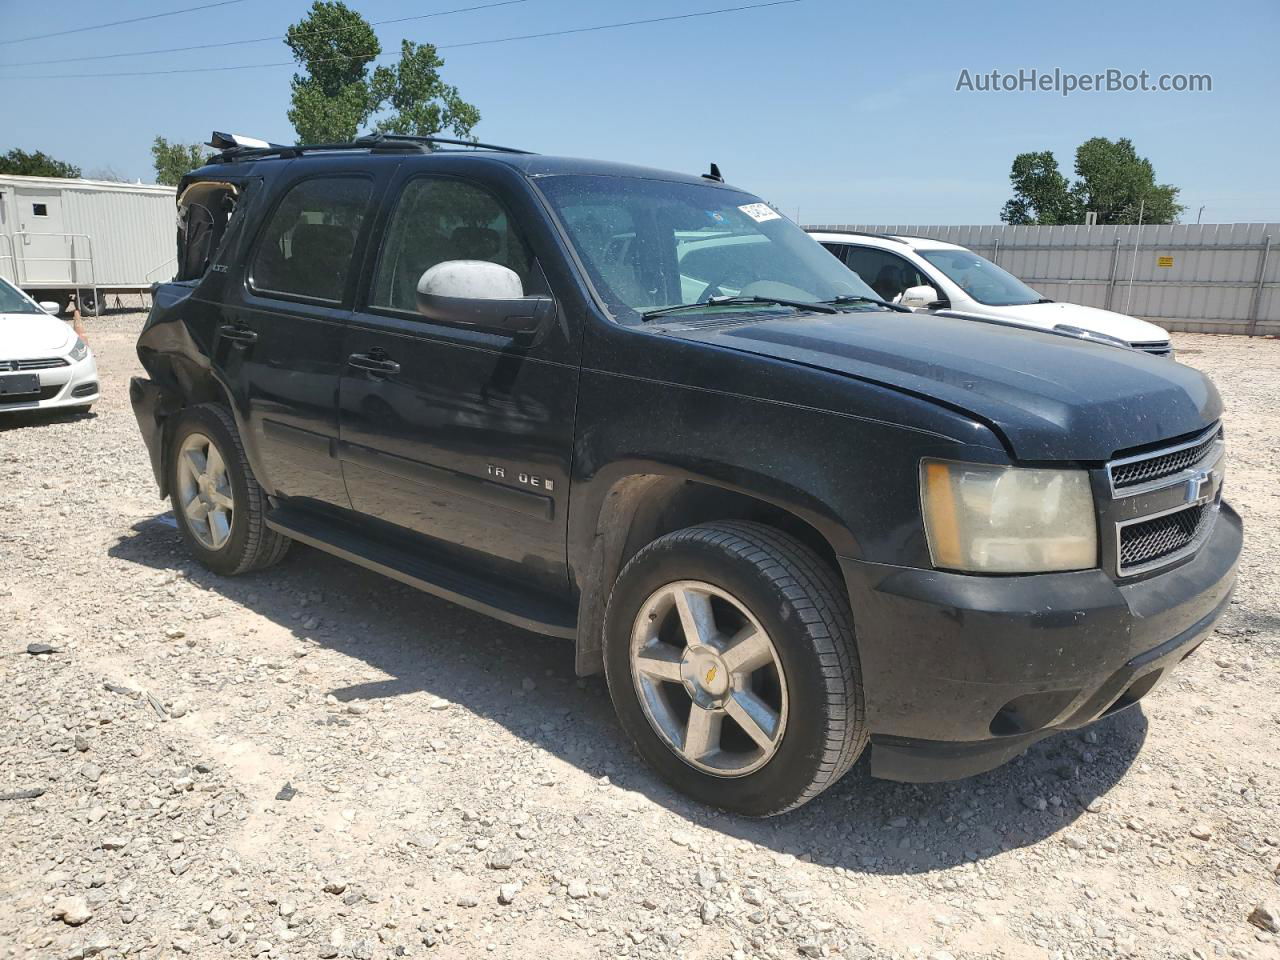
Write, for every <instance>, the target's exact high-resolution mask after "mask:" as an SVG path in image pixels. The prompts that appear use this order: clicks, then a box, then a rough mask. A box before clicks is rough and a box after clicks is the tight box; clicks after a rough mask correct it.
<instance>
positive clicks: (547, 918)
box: [0, 313, 1280, 960]
mask: <svg viewBox="0 0 1280 960" xmlns="http://www.w3.org/2000/svg"><path fill="white" fill-rule="evenodd" d="M141 321H142V315H141V314H136V313H133V314H117V315H114V316H108V317H104V318H99V319H94V320H89V321H87V327H88V334H89V338H90V341H91V343H92V345H93V347H94V349H95V350H96V351H97V354H98V363H99V367H100V370H101V372H102V380H103V386H104V395H103V400H102V401H101V403H99V404H98V406H97V407H95V409H94V413H93V415H91V416H90V417H87V418H80V419H74V420H68V419H59V418H56V417H30V416H25V417H17V418H15V417H8V419H7V420H0V717H2V718H3V726H2V727H0V731H2V736H3V738H4V741H3V743H4V745H3V750H2V751H0V797H3V798H4V799H0V958H7V957H33V958H34V957H39V958H79V957H86V956H100V957H113V956H121V955H126V956H137V957H156V958H161V957H163V958H168V957H183V956H190V957H200V958H202V957H268V958H274V957H357V958H373V957H379V958H380V957H395V956H417V957H429V956H436V957H451V958H456V957H468V958H469V957H495V958H513V960H515V958H518V960H533V958H543V957H546V958H557V960H559V958H570V960H572V958H589V957H636V958H650V957H653V958H656V957H672V958H675V957H685V958H691V960H692V958H726V960H727V958H746V957H753V958H754V957H773V958H791V957H819V956H834V957H845V958H853V960H858V958H871V957H876V958H880V957H895V958H899V957H900V958H912V960H914V958H921V960H923V958H929V957H933V958H939V960H943V958H948V957H951V958H957V960H965V958H977V957H1000V958H1006V960H1036V958H1046V960H1047V958H1063V960H1067V958H1095V957H1097V958H1104V957H1105V958H1110V957H1130V956H1132V957H1143V958H1146V957H1150V958H1169V957H1186V958H1200V960H1208V958H1218V957H1224V958H1225V957H1237V958H1244V957H1256V958H1265V957H1276V956H1278V955H1280V940H1278V938H1277V934H1276V933H1275V932H1274V929H1275V924H1276V918H1277V916H1278V915H1280V906H1278V905H1277V904H1278V903H1280V873H1278V872H1277V871H1278V870H1280V789H1278V788H1280V769H1278V765H1277V743H1278V742H1280V665H1278V663H1277V656H1278V655H1280V611H1278V607H1280V604H1278V602H1277V599H1276V595H1277V589H1278V588H1280V582H1278V581H1277V573H1276V570H1277V567H1278V566H1280V547H1278V546H1277V540H1276V538H1277V533H1278V532H1280V484H1277V482H1276V480H1277V476H1280V342H1276V341H1274V340H1253V341H1250V340H1244V339H1233V338H1225V337H1221V338H1220V337H1210V336H1203V335H1185V336H1184V335H1179V336H1177V337H1176V338H1175V343H1176V345H1177V347H1178V348H1179V350H1180V351H1181V356H1182V358H1183V359H1184V360H1185V361H1186V362H1188V363H1192V364H1195V365H1197V366H1200V367H1202V368H1203V369H1205V370H1207V371H1208V372H1210V373H1211V374H1212V375H1213V376H1214V377H1215V379H1216V380H1217V382H1218V384H1219V386H1220V388H1221V389H1222V392H1223V394H1224V395H1225V396H1226V398H1227V401H1228V404H1229V408H1230V409H1229V413H1228V416H1227V421H1226V422H1227V430H1228V442H1229V447H1230V457H1231V465H1230V467H1229V470H1228V480H1227V482H1228V491H1229V492H1228V497H1229V499H1231V500H1232V501H1233V502H1234V503H1235V505H1236V506H1237V508H1238V509H1240V511H1241V513H1242V514H1243V515H1244V517H1245V521H1246V524H1247V537H1248V545H1247V555H1246V557H1245V559H1244V561H1243V564H1242V567H1241V583H1240V588H1239V591H1238V594H1237V599H1236V603H1235V604H1234V605H1233V607H1232V609H1231V612H1230V614H1229V615H1228V616H1227V617H1226V619H1225V620H1224V622H1223V624H1222V626H1221V628H1220V629H1219V630H1218V633H1217V635H1216V636H1214V637H1213V638H1211V640H1210V641H1209V642H1208V643H1207V644H1206V645H1205V646H1204V647H1202V648H1201V650H1200V652H1199V653H1198V654H1197V655H1196V656H1194V657H1192V658H1191V659H1190V660H1189V661H1187V662H1186V663H1185V664H1183V666H1182V668H1181V669H1180V670H1179V672H1178V674H1177V675H1176V677H1175V679H1174V680H1173V681H1172V682H1171V683H1169V684H1168V685H1167V686H1165V687H1164V688H1163V689H1162V690H1161V691H1159V692H1158V693H1157V694H1155V695H1154V696H1153V697H1152V698H1150V699H1148V700H1147V701H1145V702H1144V704H1143V706H1142V708H1141V710H1140V711H1138V710H1133V711H1128V712H1126V713H1124V714H1121V715H1119V716H1117V717H1115V718H1113V719H1111V720H1109V721H1106V722H1103V723H1101V724H1099V725H1098V726H1097V727H1095V728H1094V729H1091V730H1089V731H1086V732H1084V733H1082V734H1076V735H1063V736H1058V737H1055V738H1052V739H1050V740H1048V741H1046V742H1044V743H1042V744H1041V745H1039V746H1037V747H1036V748H1034V749H1033V750H1032V751H1031V752H1030V753H1029V754H1028V755H1027V756H1026V757H1024V758H1022V759H1020V760H1019V761H1017V762H1015V763H1013V764H1012V765H1010V766H1008V767H1006V768H1004V769H1001V770H999V771H996V772H993V773H991V774H987V775H985V776H981V777H977V778H975V779H972V780H969V781H966V782H962V783H954V784H941V785H935V786H906V785H898V784H891V783H883V782H879V781H874V780H871V779H870V778H869V777H868V776H867V774H866V772H865V764H863V765H860V766H859V767H858V768H857V769H855V771H854V772H853V773H852V774H851V775H850V776H849V777H847V778H846V779H845V780H844V781H843V782H842V783H841V784H840V785H839V786H838V787H836V788H835V789H833V790H831V791H829V792H828V793H826V794H824V795H823V796H822V797H821V798H819V799H818V800H817V801H816V802H814V803H811V804H809V805H808V806H806V807H804V808H803V809H801V810H800V811H798V812H796V813H794V814H791V815H788V816H786V817H783V818H780V819H777V820H774V821H767V822H750V821H743V820H739V819H735V818H733V817H730V816H727V815H722V814H718V813H715V812H713V811H709V810H707V809H704V808H702V807H698V806H696V805H693V804H690V803H687V802H686V801H684V800H683V799H681V798H680V797H679V796H677V795H675V794H673V793H672V792H671V791H669V790H668V789H667V788H666V787H664V786H663V785H662V784H661V783H659V782H658V781H657V780H656V779H655V778H654V777H653V776H652V775H650V773H649V772H648V771H647V770H646V768H645V767H644V766H643V765H642V764H641V762H640V761H639V760H638V758H637V757H636V756H635V754H634V753H633V752H632V751H631V750H630V749H629V747H628V746H627V744H626V742H625V741H624V739H623V737H622V735H621V734H620V732H619V730H618V728H617V726H616V724H615V722H614V720H613V717H612V712H611V709H610V706H609V702H608V698H607V696H606V692H605V688H604V684H603V682H601V680H599V679H598V678H592V679H590V680H586V681H579V680H577V679H575V678H574V676H573V656H572V651H571V649H570V646H569V645H568V644H566V643H562V642H559V641H552V640H546V639H542V638H539V637H536V636H533V635H530V634H526V633H523V632H521V631H519V630H516V629H513V628H511V627H507V626H504V625H502V624H499V623H496V622H492V621H489V620H487V619H484V618H482V617H480V616H477V615H474V614H471V613H468V612H467V611H465V610H462V609H460V608H457V607H453V606H450V605H449V604H447V603H444V602H442V601H439V600H436V599H434V598H432V597H428V596H425V595H423V594H419V593H416V592H414V591H412V590H409V589H407V588H404V587H401V586H399V585H397V584H396V583H393V582H392V581H390V580H386V579H383V578H380V577H378V576H376V575H374V574H372V573H368V572H366V571H363V570H361V569H358V568H356V567H354V566H350V565H347V564H344V563H342V562H341V561H338V560H336V559H333V558H330V557H327V556H325V555H323V554H320V553H317V552H315V551H312V550H308V549H302V548H295V550H294V551H293V552H292V553H291V555H290V557H289V558H288V559H287V560H286V562H285V563H284V564H283V565H282V566H280V567H278V568H276V569H273V570H270V571H266V572H264V573H261V574H256V575H252V576H247V577H242V578H238V579H220V578H218V577H216V576H213V575H211V574H209V573H207V572H206V571H204V570H203V569H201V568H199V567H197V566H195V565H194V564H193V563H192V562H191V561H190V560H189V558H188V556H187V554H186V552H185V551H184V550H183V548H182V546H181V543H180V541H179V538H178V534H177V531H176V530H175V529H174V527H173V526H172V523H171V520H169V519H167V511H168V505H167V504H166V503H163V502H161V501H160V500H158V499H157V498H156V496H155V492H154V483H153V480H152V477H151V470H150V466H149V464H148V462H147V457H146V453H145V450H144V448H143V445H142V441H141V439H140V437H139V436H138V432H137V427H136V425H135V423H134V420H133V415H132V412H131V410H130V408H129V403H128V396H127V390H126V387H127V382H128V377H129V375H130V374H132V373H134V372H136V371H137V362H136V359H135V357H134V355H133V343H134V339H135V337H136V335H137V332H138V329H139V327H140V324H141ZM29 644H44V645H46V646H48V647H52V648H53V650H52V652H46V653H28V652H27V650H28V645H29ZM32 649H35V650H38V649H42V648H40V647H33V648H32ZM24 792H25V796H24ZM35 793H38V794H39V795H38V796H34V797H32V796H31V794H35Z"/></svg>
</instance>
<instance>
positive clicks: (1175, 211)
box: [1071, 137, 1186, 223]
mask: <svg viewBox="0 0 1280 960" xmlns="http://www.w3.org/2000/svg"><path fill="white" fill-rule="evenodd" d="M1076 176H1077V177H1079V179H1078V180H1077V181H1076V182H1075V184H1074V185H1073V186H1072V188H1071V190H1072V193H1073V194H1074V195H1075V197H1076V199H1077V201H1078V202H1079V204H1080V208H1081V209H1082V210H1093V211H1096V212H1097V214H1098V222H1099V223H1137V222H1138V214H1139V210H1141V213H1142V222H1143V223H1177V222H1178V217H1180V216H1181V215H1182V212H1183V211H1184V210H1185V209H1186V207H1185V206H1183V205H1182V204H1180V203H1178V188H1177V187H1174V186H1170V185H1169V184H1167V183H1156V173H1155V168H1154V167H1152V166H1151V161H1150V160H1148V159H1146V157H1140V156H1138V153H1137V151H1136V150H1134V148H1133V142H1132V141H1131V140H1129V139H1128V138H1126V137H1121V138H1120V139H1119V140H1108V139H1107V138H1106V137H1094V138H1092V139H1090V140H1086V141H1085V142H1084V143H1082V144H1080V146H1079V147H1078V148H1077V149H1076Z"/></svg>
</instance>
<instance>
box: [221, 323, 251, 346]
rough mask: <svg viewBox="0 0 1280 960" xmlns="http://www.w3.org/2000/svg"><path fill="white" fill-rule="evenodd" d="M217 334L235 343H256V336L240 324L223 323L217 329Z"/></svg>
mask: <svg viewBox="0 0 1280 960" xmlns="http://www.w3.org/2000/svg"><path fill="white" fill-rule="evenodd" d="M218 332H219V333H221V334H222V336H223V337H224V338H225V339H227V340H234V341H235V342H236V343H257V342H258V335H257V334H256V333H254V332H253V331H252V330H250V329H249V328H248V327H246V326H243V325H242V324H238V323H236V324H232V323H224V324H223V325H222V326H221V327H219V328H218Z"/></svg>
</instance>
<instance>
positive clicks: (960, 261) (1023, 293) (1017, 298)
mask: <svg viewBox="0 0 1280 960" xmlns="http://www.w3.org/2000/svg"><path fill="white" fill-rule="evenodd" d="M916 253H918V254H919V255H920V256H922V257H924V258H925V259H926V260H928V261H929V262H930V263H932V264H933V265H934V266H935V267H937V268H938V269H939V270H941V271H942V272H943V273H945V274H946V275H947V276H948V277H950V278H951V279H952V280H954V281H955V282H956V284H957V285H958V286H959V287H960V289H961V290H963V291H964V292H965V293H967V294H968V295H969V296H971V297H973V299H975V300H977V301H978V302H979V303H985V304H986V305H987V306H989V307H1016V306H1021V305H1023V304H1028V303H1039V302H1040V301H1041V300H1043V299H1044V298H1043V297H1041V296H1040V294H1038V293H1036V292H1035V291H1034V290H1032V289H1031V288H1030V287H1028V286H1027V285H1026V284H1025V283H1023V282H1022V281H1021V280H1019V279H1018V278H1017V277H1015V276H1014V275H1013V274H1012V273H1009V272H1008V271H1007V270H1003V269H1001V268H1000V267H997V266H996V265H995V264H994V263H992V262H991V261H990V260H988V259H986V258H985V257H980V256H978V255H977V254H976V253H972V252H970V251H968V250H917V251H916Z"/></svg>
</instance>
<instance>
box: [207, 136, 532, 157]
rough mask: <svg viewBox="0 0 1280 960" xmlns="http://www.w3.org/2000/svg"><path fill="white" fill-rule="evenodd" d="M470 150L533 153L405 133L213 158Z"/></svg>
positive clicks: (271, 146) (241, 149) (238, 149)
mask: <svg viewBox="0 0 1280 960" xmlns="http://www.w3.org/2000/svg"><path fill="white" fill-rule="evenodd" d="M259 142H261V141H259ZM441 144H447V145H449V146H456V147H467V148H470V149H473V150H494V151H497V152H499V153H531V152H532V151H530V150H517V149H516V148H515V147H500V146H498V145H497V144H493V143H480V142H479V141H474V140H455V139H453V138H452V137H415V136H408V135H403V134H392V133H374V134H369V135H368V136H364V137H357V138H356V139H354V140H347V141H343V142H341V143H296V144H291V145H285V144H279V143H267V144H264V145H263V146H256V145H255V146H248V145H244V146H241V145H234V146H229V147H227V148H225V149H224V150H222V152H221V153H218V154H215V155H214V156H213V157H211V158H210V162H211V163H231V162H234V161H239V160H261V159H266V158H268V157H282V158H292V157H300V156H302V155H303V154H304V153H332V152H336V151H340V150H368V151H369V152H370V153H406V152H408V153H435V152H437V146H438V145H441Z"/></svg>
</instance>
